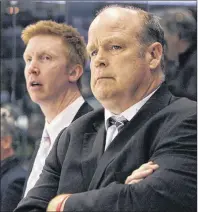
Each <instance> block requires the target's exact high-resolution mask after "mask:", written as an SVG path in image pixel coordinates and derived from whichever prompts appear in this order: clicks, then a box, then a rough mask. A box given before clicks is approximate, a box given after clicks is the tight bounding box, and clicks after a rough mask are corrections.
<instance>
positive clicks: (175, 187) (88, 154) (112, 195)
mask: <svg viewBox="0 0 198 212" xmlns="http://www.w3.org/2000/svg"><path fill="white" fill-rule="evenodd" d="M196 130H197V129H196V102H193V101H191V100H189V99H187V98H175V97H174V96H172V94H171V93H170V92H169V91H168V89H167V86H166V84H163V85H162V86H161V87H160V88H159V89H158V90H157V92H156V93H155V94H154V95H153V96H152V97H151V98H150V99H149V101H148V102H147V103H146V104H145V105H144V106H143V107H142V108H141V109H140V110H139V112H138V113H137V114H136V115H135V117H134V118H133V119H132V120H131V121H130V122H129V123H128V124H127V125H126V126H125V127H124V129H123V130H122V131H121V132H120V133H119V134H118V135H117V136H116V137H115V139H114V140H113V141H112V143H111V144H110V145H109V147H108V148H107V150H106V151H105V152H104V143H105V134H106V133H105V126H104V111H103V110H99V111H94V112H91V113H89V114H87V115H85V116H83V117H81V118H80V119H78V120H77V121H76V122H74V123H73V124H71V125H70V127H68V128H67V130H65V131H64V132H63V133H62V134H60V135H59V137H58V138H57V140H56V142H55V145H54V147H53V149H52V151H51V153H50V155H49V156H48V158H47V160H46V164H45V167H44V170H43V172H42V174H41V177H40V179H39V180H38V182H37V184H36V185H35V187H34V188H33V189H32V190H31V191H30V192H29V194H28V196H27V197H26V198H25V199H23V200H22V201H21V203H20V204H19V206H18V208H17V209H16V210H15V212H21V211H34V210H35V211H46V207H47V205H48V203H49V201H50V200H51V199H52V198H53V197H54V196H56V195H57V194H61V193H72V194H73V195H72V196H71V197H70V198H69V199H68V200H67V201H66V204H65V208H64V211H85V212H87V211H96V212H99V211H101V212H102V211H105V212H109V211H120V212H123V211H133V212H140V211H141V212H154V211H155V212H165V211H166V212H177V211H178V212H194V211H196V200H197V198H196V192H197V191H196V190H197V189H196V184H197V183H196V179H197V175H196V167H197V165H196V164H197V160H196V155H197V151H196V137H197V131H196ZM148 161H154V162H156V163H157V164H159V166H160V168H159V169H157V170H156V171H155V172H154V173H153V174H151V175H150V176H148V177H146V178H145V179H144V180H142V181H141V182H139V183H136V184H132V185H125V184H124V180H125V179H126V177H127V176H128V175H129V174H130V173H131V172H132V171H133V170H135V169H137V168H138V167H139V166H140V165H142V164H143V163H146V162H148Z"/></svg>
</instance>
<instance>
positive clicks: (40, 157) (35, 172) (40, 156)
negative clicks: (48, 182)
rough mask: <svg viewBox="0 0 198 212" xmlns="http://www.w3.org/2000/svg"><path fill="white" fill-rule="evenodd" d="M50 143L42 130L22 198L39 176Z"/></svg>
mask: <svg viewBox="0 0 198 212" xmlns="http://www.w3.org/2000/svg"><path fill="white" fill-rule="evenodd" d="M50 146H51V141H50V137H49V134H48V133H47V130H46V129H44V131H43V135H42V139H41V143H40V147H39V150H38V152H37V155H36V158H35V161H34V165H33V167H32V171H31V174H30V176H29V178H28V182H27V187H26V190H25V194H24V197H25V196H26V195H27V193H28V191H29V190H30V189H32V188H33V187H34V185H35V184H36V182H37V180H38V179H39V176H40V174H41V172H42V170H43V166H44V165H45V159H46V158H47V156H48V154H49V151H50Z"/></svg>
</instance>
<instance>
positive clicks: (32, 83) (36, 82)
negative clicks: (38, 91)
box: [29, 81, 42, 87]
mask: <svg viewBox="0 0 198 212" xmlns="http://www.w3.org/2000/svg"><path fill="white" fill-rule="evenodd" d="M29 86H30V87H38V86H39V87H40V86H42V84H41V83H40V82H38V81H31V82H30V83H29Z"/></svg>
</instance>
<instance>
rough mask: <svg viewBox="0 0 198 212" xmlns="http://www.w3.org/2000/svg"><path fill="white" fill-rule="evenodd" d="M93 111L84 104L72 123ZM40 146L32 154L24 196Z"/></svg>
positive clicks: (38, 144)
mask: <svg viewBox="0 0 198 212" xmlns="http://www.w3.org/2000/svg"><path fill="white" fill-rule="evenodd" d="M92 110H93V108H92V107H91V106H90V105H89V104H88V103H87V102H84V103H83V104H82V106H81V107H80V108H79V110H78V112H77V113H76V115H75V116H74V118H73V120H72V122H74V121H75V120H76V119H78V118H79V117H81V116H83V115H85V114H86V113H88V112H90V111H92ZM60 133H61V132H60ZM39 146H40V141H39V142H37V143H36V146H35V149H34V152H33V154H32V157H31V160H30V163H29V166H28V177H27V179H26V182H25V186H24V189H23V195H24V192H25V189H26V187H27V181H28V178H29V176H30V174H31V171H32V168H33V165H34V161H35V158H36V155H37V152H38V150H39Z"/></svg>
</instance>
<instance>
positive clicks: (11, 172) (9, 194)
mask: <svg viewBox="0 0 198 212" xmlns="http://www.w3.org/2000/svg"><path fill="white" fill-rule="evenodd" d="M0 176H1V195H0V199H1V210H0V211H2V212H3V211H5V212H7V211H13V210H14V209H15V208H16V206H17V204H18V203H19V201H20V199H21V195H22V192H23V186H24V183H25V179H26V176H27V171H25V169H24V168H23V167H22V166H21V163H20V161H19V160H18V159H17V158H16V157H10V158H7V159H6V160H5V161H3V162H2V164H1V174H0Z"/></svg>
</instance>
